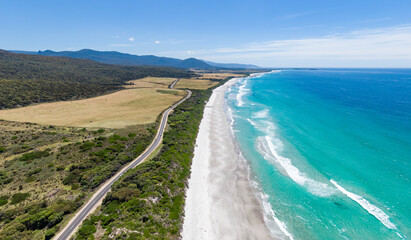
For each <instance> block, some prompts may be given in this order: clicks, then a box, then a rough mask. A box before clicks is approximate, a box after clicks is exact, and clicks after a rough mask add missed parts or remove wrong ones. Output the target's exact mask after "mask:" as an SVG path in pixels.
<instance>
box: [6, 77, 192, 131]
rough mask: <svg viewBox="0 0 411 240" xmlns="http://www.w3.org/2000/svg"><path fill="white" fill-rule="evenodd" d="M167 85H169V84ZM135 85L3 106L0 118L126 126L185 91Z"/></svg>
mask: <svg viewBox="0 0 411 240" xmlns="http://www.w3.org/2000/svg"><path fill="white" fill-rule="evenodd" d="M167 86H168V85H167ZM159 89H161V88H158V89H157V88H135V89H127V90H122V91H118V92H115V93H112V94H108V95H103V96H99V97H94V98H88V99H83V100H78V101H61V102H54V103H44V104H39V105H34V106H28V107H23V108H16V109H7V110H0V119H4V120H9V121H18V122H33V123H38V124H46V125H56V126H75V127H97V128H123V127H126V126H131V125H136V124H146V123H152V122H154V121H155V119H156V118H157V116H158V115H159V114H160V113H161V112H162V111H163V110H164V109H166V108H167V107H168V106H170V105H172V104H173V103H174V102H177V101H178V100H180V99H181V98H182V97H183V96H184V94H185V92H184V91H177V90H174V91H173V92H163V91H158V90H159Z"/></svg>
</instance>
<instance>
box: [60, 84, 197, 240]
mask: <svg viewBox="0 0 411 240" xmlns="http://www.w3.org/2000/svg"><path fill="white" fill-rule="evenodd" d="M177 81H178V79H177V80H176V81H174V82H173V83H172V84H171V85H170V86H169V88H171V89H173V88H174V85H175V84H176V83H177ZM186 91H187V93H188V94H187V96H186V97H185V98H183V99H181V100H180V101H179V102H177V103H176V104H174V105H173V106H171V107H170V108H168V109H167V110H166V111H165V112H164V114H163V117H162V118H161V123H160V126H159V128H158V131H157V135H156V137H155V138H154V140H153V142H152V143H151V144H150V146H149V147H148V148H147V149H146V150H145V151H144V152H143V153H142V154H141V155H140V156H138V157H137V158H136V159H134V160H133V161H132V162H131V163H129V164H128V165H127V166H125V167H124V168H123V169H121V170H120V171H119V172H118V173H117V174H116V175H114V176H113V177H112V178H110V179H109V180H107V181H106V182H105V183H104V184H103V185H102V186H101V187H100V188H99V189H98V190H97V192H96V193H94V195H93V196H92V197H91V199H90V200H89V201H88V202H87V203H86V204H85V205H83V207H82V208H81V209H80V211H78V212H77V214H76V215H75V216H74V217H73V218H72V219H71V220H70V221H69V223H68V224H67V225H66V226H65V227H64V228H63V229H62V230H61V231H60V232H59V233H58V234H57V235H56V236H55V237H54V239H55V240H66V239H69V238H70V236H71V235H72V234H73V233H75V232H76V230H77V228H78V227H79V226H80V224H81V223H82V222H83V220H84V219H85V218H86V217H87V216H88V215H89V214H91V213H92V212H93V211H94V210H95V208H96V207H97V206H98V205H100V204H101V202H102V200H103V198H104V196H106V194H107V193H108V191H110V189H111V185H113V183H114V182H115V181H117V180H118V179H119V178H120V177H121V176H122V175H123V174H124V173H125V172H127V171H128V170H130V169H132V168H134V167H135V166H137V165H138V164H139V163H140V162H141V161H143V160H144V159H146V158H147V157H148V156H149V155H150V154H151V153H152V152H153V151H154V150H155V149H156V148H157V147H158V146H159V145H160V143H161V141H162V139H163V133H164V130H165V127H166V125H167V119H168V115H169V114H170V112H171V111H172V110H173V109H174V108H175V107H177V106H178V105H180V104H181V103H182V102H184V101H185V100H187V99H188V98H190V97H191V91H190V90H186Z"/></svg>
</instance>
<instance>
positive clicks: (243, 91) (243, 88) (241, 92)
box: [237, 78, 250, 107]
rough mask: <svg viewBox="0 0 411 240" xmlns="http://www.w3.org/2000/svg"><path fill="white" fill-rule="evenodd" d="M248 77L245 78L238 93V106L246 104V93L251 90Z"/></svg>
mask: <svg viewBox="0 0 411 240" xmlns="http://www.w3.org/2000/svg"><path fill="white" fill-rule="evenodd" d="M247 83H248V78H246V79H245V81H244V82H243V84H242V85H241V86H240V87H239V88H238V94H237V106H238V107H242V106H243V105H244V101H243V97H244V95H246V94H247V93H248V92H249V91H250V90H249V89H247V88H246V87H247Z"/></svg>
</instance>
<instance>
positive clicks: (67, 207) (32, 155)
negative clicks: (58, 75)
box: [0, 120, 157, 240]
mask: <svg viewBox="0 0 411 240" xmlns="http://www.w3.org/2000/svg"><path fill="white" fill-rule="evenodd" d="M156 125H157V123H153V124H149V125H141V126H133V127H128V128H124V129H120V130H110V129H99V130H98V129H96V130H87V129H82V128H71V127H55V126H44V125H43V126H42V125H37V124H31V123H17V122H8V121H1V120H0V239H3V240H15V239H27V240H29V239H30V240H32V239H39V240H40V239H50V238H51V237H52V236H53V235H54V234H55V232H57V231H58V230H59V228H60V226H61V225H62V223H63V222H65V221H66V220H67V219H68V217H69V216H71V215H72V214H73V213H74V212H75V211H76V210H77V209H78V208H79V207H80V206H82V204H83V203H84V202H85V201H86V200H87V198H88V197H89V196H90V195H91V194H92V193H93V192H94V191H95V189H96V188H97V187H98V186H99V185H100V184H101V183H103V182H105V181H106V180H107V179H109V178H110V177H111V176H113V175H114V174H115V173H116V172H117V171H118V170H119V169H120V168H121V167H123V166H124V165H125V164H127V163H129V162H130V161H131V160H133V159H134V158H135V157H137V156H138V155H139V154H141V153H142V151H144V149H145V148H146V147H147V146H148V144H149V143H150V142H151V141H152V139H153V137H154V134H155V132H156V129H155V127H156Z"/></svg>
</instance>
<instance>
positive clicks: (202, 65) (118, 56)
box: [11, 49, 259, 69]
mask: <svg viewBox="0 0 411 240" xmlns="http://www.w3.org/2000/svg"><path fill="white" fill-rule="evenodd" d="M11 52H14V53H24V54H34V55H43V56H59V57H71V58H82V59H89V60H93V61H96V62H100V63H107V64H118V65H128V66H167V67H174V68H183V69H192V68H194V69H220V68H238V69H244V68H246V69H250V68H259V67H258V66H255V65H250V64H238V63H215V62H210V61H205V60H200V59H196V58H187V59H184V60H182V59H177V58H168V57H158V56H154V55H132V54H128V53H120V52H116V51H96V50H92V49H82V50H79V51H62V52H55V51H52V50H46V51H38V52H30V51H17V50H14V51H11Z"/></svg>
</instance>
